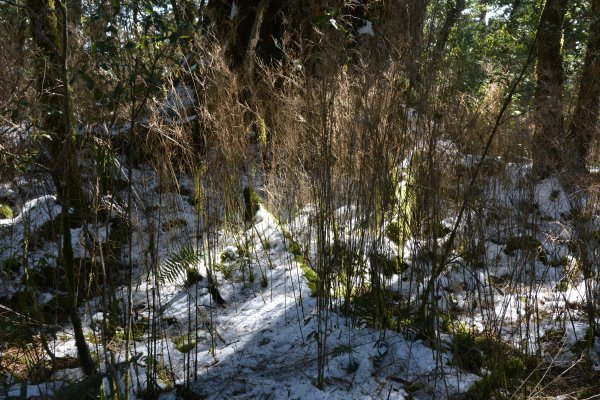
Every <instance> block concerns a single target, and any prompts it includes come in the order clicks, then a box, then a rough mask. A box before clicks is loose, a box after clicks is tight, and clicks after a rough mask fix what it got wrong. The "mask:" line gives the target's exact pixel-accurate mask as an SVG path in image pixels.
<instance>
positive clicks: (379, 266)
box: [369, 252, 408, 278]
mask: <svg viewBox="0 0 600 400" xmlns="http://www.w3.org/2000/svg"><path fill="white" fill-rule="evenodd" d="M369 262H370V264H371V268H372V269H374V271H381V272H382V273H383V275H384V276H385V277H386V278H391V277H392V275H394V274H401V273H402V272H404V271H405V270H406V269H407V268H408V264H407V263H406V262H404V261H403V260H402V259H401V258H400V257H398V256H392V257H390V256H388V255H385V254H381V253H377V252H372V253H371V254H369Z"/></svg>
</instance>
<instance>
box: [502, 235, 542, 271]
mask: <svg viewBox="0 0 600 400" xmlns="http://www.w3.org/2000/svg"><path fill="white" fill-rule="evenodd" d="M517 250H520V251H522V252H532V253H535V254H537V256H538V259H539V260H540V261H542V262H543V263H544V264H547V263H548V257H547V255H546V251H545V250H544V247H543V246H542V243H541V242H540V241H539V240H537V239H536V238H535V237H533V236H529V235H524V236H511V237H509V238H508V240H507V242H506V246H505V247H504V254H506V255H509V256H512V255H514V254H515V252H516V251H517Z"/></svg>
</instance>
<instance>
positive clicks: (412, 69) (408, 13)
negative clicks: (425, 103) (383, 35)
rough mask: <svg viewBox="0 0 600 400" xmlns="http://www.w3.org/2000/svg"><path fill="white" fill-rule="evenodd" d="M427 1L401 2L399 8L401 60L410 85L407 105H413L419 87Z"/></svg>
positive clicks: (404, 0) (403, 0)
mask: <svg viewBox="0 0 600 400" xmlns="http://www.w3.org/2000/svg"><path fill="white" fill-rule="evenodd" d="M428 3H429V0H402V1H399V2H398V4H396V6H398V7H399V11H400V16H399V17H400V18H399V21H398V23H399V24H400V38H399V39H400V43H402V44H403V46H404V48H403V49H402V58H403V59H404V60H405V66H404V67H405V70H406V74H407V77H408V82H409V85H410V92H409V93H411V94H409V96H410V97H413V98H412V99H410V98H409V103H412V104H411V105H415V104H416V103H417V102H416V100H415V99H416V97H417V95H416V93H417V92H419V87H420V86H421V76H420V69H421V53H422V51H423V27H424V25H425V14H426V11H427V4H428Z"/></svg>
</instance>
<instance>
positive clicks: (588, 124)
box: [565, 0, 600, 175]
mask: <svg viewBox="0 0 600 400" xmlns="http://www.w3.org/2000/svg"><path fill="white" fill-rule="evenodd" d="M589 15H590V25H589V26H590V27H589V31H588V35H589V36H588V40H587V49H586V53H585V59H584V61H583V69H582V72H581V81H580V84H579V94H578V96H577V103H576V105H575V110H574V112H573V117H572V120H571V125H570V128H569V132H568V134H567V142H568V145H569V150H570V151H568V152H567V154H566V156H567V157H568V159H567V160H565V164H566V166H567V170H568V172H570V173H572V174H575V175H584V174H586V173H587V172H588V171H587V167H586V158H587V156H588V155H589V152H590V145H591V142H592V139H593V137H594V135H595V134H597V133H598V113H599V107H600V106H599V104H600V0H592V4H591V9H590V12H589Z"/></svg>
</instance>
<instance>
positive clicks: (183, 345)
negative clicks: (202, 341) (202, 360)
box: [173, 335, 197, 353]
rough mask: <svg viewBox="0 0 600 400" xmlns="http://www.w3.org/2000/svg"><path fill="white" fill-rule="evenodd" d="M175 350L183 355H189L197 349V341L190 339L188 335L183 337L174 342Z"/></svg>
mask: <svg viewBox="0 0 600 400" xmlns="http://www.w3.org/2000/svg"><path fill="white" fill-rule="evenodd" d="M173 343H174V344H175V348H176V349H177V350H179V351H180V352H182V353H189V352H190V351H192V350H193V349H194V347H196V344H197V343H196V339H194V338H192V337H188V335H181V336H179V337H177V338H175V339H174V340H173Z"/></svg>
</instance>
